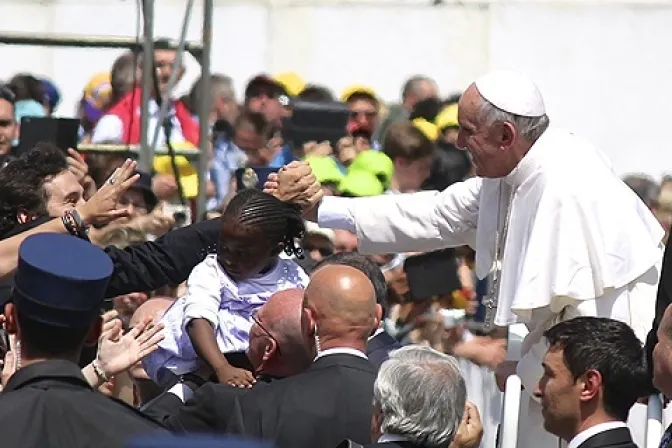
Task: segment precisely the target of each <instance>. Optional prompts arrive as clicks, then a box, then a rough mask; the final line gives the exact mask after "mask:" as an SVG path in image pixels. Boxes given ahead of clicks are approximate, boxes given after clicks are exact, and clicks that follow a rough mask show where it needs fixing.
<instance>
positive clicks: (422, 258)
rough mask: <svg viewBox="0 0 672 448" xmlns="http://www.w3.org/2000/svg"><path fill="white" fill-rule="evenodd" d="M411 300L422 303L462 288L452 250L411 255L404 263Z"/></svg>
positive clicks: (455, 257) (455, 258)
mask: <svg viewBox="0 0 672 448" xmlns="http://www.w3.org/2000/svg"><path fill="white" fill-rule="evenodd" d="M404 271H405V272H406V277H407V278H408V286H409V288H410V290H411V300H412V301H416V302H422V301H425V300H428V299H431V298H432V297H435V296H443V295H446V294H451V293H452V292H453V291H456V290H458V289H460V288H462V283H461V282H460V278H459V277H458V275H457V256H456V254H455V250H454V249H443V250H437V251H434V252H427V253H423V254H420V255H413V256H410V257H408V258H406V260H405V261H404Z"/></svg>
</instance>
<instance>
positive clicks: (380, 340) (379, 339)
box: [366, 331, 401, 369]
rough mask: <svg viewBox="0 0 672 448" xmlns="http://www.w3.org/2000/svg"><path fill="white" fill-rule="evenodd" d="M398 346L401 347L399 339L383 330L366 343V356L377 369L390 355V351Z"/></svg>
mask: <svg viewBox="0 0 672 448" xmlns="http://www.w3.org/2000/svg"><path fill="white" fill-rule="evenodd" d="M398 348H401V344H400V343H399V341H397V340H396V339H394V338H393V337H392V336H390V335H389V333H387V332H386V331H383V332H381V333H378V334H377V335H375V336H374V337H372V338H371V339H370V340H369V342H368V344H366V356H368V357H369V361H371V364H373V365H374V367H375V368H376V369H380V365H381V364H382V363H383V362H385V361H387V358H389V357H390V352H391V351H392V350H396V349H398Z"/></svg>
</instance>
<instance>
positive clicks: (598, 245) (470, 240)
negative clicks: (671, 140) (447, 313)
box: [318, 127, 664, 391]
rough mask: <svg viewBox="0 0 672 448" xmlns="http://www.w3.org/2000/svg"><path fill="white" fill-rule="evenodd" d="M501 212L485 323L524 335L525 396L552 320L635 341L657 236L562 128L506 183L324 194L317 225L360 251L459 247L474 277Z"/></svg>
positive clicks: (603, 164)
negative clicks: (347, 237) (496, 276)
mask: <svg viewBox="0 0 672 448" xmlns="http://www.w3.org/2000/svg"><path fill="white" fill-rule="evenodd" d="M509 206H510V212H509V213H508V214H509V226H508V232H507V234H506V238H505V242H504V244H503V247H504V250H503V254H500V255H502V256H501V257H500V258H501V266H502V271H501V275H500V287H499V303H498V309H497V314H496V317H495V324H496V325H501V326H506V325H510V324H513V323H516V322H522V323H525V324H526V325H527V326H528V329H529V330H530V335H529V336H528V338H526V341H525V343H524V344H523V347H522V352H523V354H524V355H527V354H528V353H531V358H530V359H528V360H527V361H528V362H522V361H521V364H519V368H518V374H519V375H520V376H521V379H522V380H523V385H524V386H525V388H526V390H528V391H532V390H534V387H535V386H536V383H537V382H538V380H539V379H540V378H541V375H542V370H541V360H542V358H543V355H544V354H545V351H546V346H545V344H544V341H542V334H543V332H544V331H545V330H546V329H548V328H550V327H551V326H553V325H554V324H555V323H557V322H559V321H561V320H566V319H569V318H571V317H576V316H601V317H612V318H614V319H618V320H621V321H623V322H625V323H627V324H629V325H630V326H632V327H633V329H634V330H635V333H636V334H637V336H638V337H639V338H640V339H642V340H644V339H645V337H646V334H647V333H648V331H649V329H650V327H651V323H652V322H653V317H654V314H655V298H656V286H657V283H658V280H659V277H660V265H661V262H662V255H663V250H664V246H663V244H662V239H663V235H664V231H663V229H662V228H661V226H660V224H659V223H658V221H657V220H656V218H655V217H654V216H653V215H652V213H651V212H650V211H649V210H648V208H647V207H646V206H645V205H644V204H643V203H642V201H641V200H640V199H639V198H638V197H637V196H636V195H635V193H634V192H632V191H631V190H630V189H629V188H628V187H627V186H626V185H625V184H624V183H623V182H622V181H621V180H620V179H619V178H618V177H617V176H616V175H615V174H614V172H613V171H612V169H611V167H610V165H609V164H608V163H607V161H606V159H605V157H604V156H603V155H602V154H601V153H600V152H599V151H597V150H596V149H595V148H593V147H592V146H591V145H590V144H588V143H587V142H586V141H584V140H583V139H581V138H579V137H577V136H575V135H574V134H572V133H570V132H567V131H564V130H561V129H557V128H554V127H549V129H547V130H546V132H544V134H543V135H542V136H541V137H540V138H539V139H538V140H537V142H536V143H535V144H534V145H533V146H532V148H531V149H530V151H529V152H528V153H527V155H526V156H525V157H524V158H523V160H522V161H521V162H520V163H519V164H518V166H517V167H516V168H515V169H514V170H513V171H512V172H511V173H510V174H509V175H508V176H506V177H505V178H501V179H484V178H471V179H468V180H466V181H464V182H460V183H456V184H454V185H451V186H450V187H448V188H447V189H446V190H444V191H442V192H440V193H439V192H420V193H414V194H396V195H382V196H375V197H369V198H356V199H353V198H338V197H325V198H324V199H323V201H322V203H321V204H320V207H319V209H318V221H319V222H318V224H319V225H320V227H331V228H338V229H343V230H350V231H355V232H356V234H357V237H358V240H359V250H360V252H362V253H393V252H410V251H431V250H437V249H441V248H445V247H455V246H461V245H469V246H471V247H472V248H474V249H475V250H476V273H477V275H478V277H479V278H485V277H486V276H487V275H488V274H489V273H490V272H491V271H492V268H493V266H494V263H493V262H494V258H495V235H496V233H497V232H498V230H500V231H501V230H502V228H503V226H504V221H505V218H506V215H507V209H508V208H509ZM598 299H599V300H598ZM533 348H534V350H533ZM532 352H533V353H532ZM521 367H522V368H524V369H529V370H530V371H529V372H528V373H526V372H521Z"/></svg>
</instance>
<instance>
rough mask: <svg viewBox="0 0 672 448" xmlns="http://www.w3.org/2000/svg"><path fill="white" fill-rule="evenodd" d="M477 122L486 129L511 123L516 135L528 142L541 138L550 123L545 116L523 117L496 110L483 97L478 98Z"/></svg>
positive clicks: (495, 107) (496, 108)
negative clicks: (498, 124)
mask: <svg viewBox="0 0 672 448" xmlns="http://www.w3.org/2000/svg"><path fill="white" fill-rule="evenodd" d="M479 120H480V121H481V123H483V124H484V125H485V126H488V127H489V126H492V125H494V124H495V123H511V124H512V125H513V127H515V128H516V130H517V131H518V133H520V135H521V136H522V137H523V138H524V139H525V140H527V141H529V142H534V141H536V140H537V139H538V138H539V137H541V134H543V133H544V131H546V129H548V125H549V123H550V120H549V119H548V115H546V114H544V115H542V116H541V117H524V116H522V115H516V114H512V113H509V112H506V111H504V110H502V109H500V108H498V107H497V106H495V105H494V104H492V103H491V102H490V101H488V100H486V99H485V98H483V97H480V105H479Z"/></svg>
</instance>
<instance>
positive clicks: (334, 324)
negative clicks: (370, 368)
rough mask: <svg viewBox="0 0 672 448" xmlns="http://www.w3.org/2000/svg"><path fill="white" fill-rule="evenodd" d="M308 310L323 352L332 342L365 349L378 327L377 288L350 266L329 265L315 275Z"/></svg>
mask: <svg viewBox="0 0 672 448" xmlns="http://www.w3.org/2000/svg"><path fill="white" fill-rule="evenodd" d="M304 307H305V308H308V309H309V310H310V314H311V318H312V320H313V321H314V322H313V323H314V325H315V326H317V328H318V336H319V337H320V341H321V343H322V346H323V348H327V347H326V346H328V345H330V344H329V341H334V345H338V346H345V347H348V346H350V345H348V343H350V344H353V343H354V344H355V345H356V346H361V347H364V346H365V345H366V341H367V339H368V337H369V336H370V335H371V333H372V331H373V330H374V329H375V328H376V327H377V326H378V319H377V313H376V294H375V291H374V289H373V284H372V283H371V281H370V280H369V279H368V277H367V276H366V275H364V274H363V273H362V272H361V271H360V270H358V269H355V268H352V267H350V266H341V265H328V266H324V267H322V268H320V269H318V270H317V271H315V272H314V273H313V276H312V278H311V280H310V283H309V284H308V288H306V293H305V296H304ZM336 341H338V342H346V344H345V345H343V344H337V343H336Z"/></svg>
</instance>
